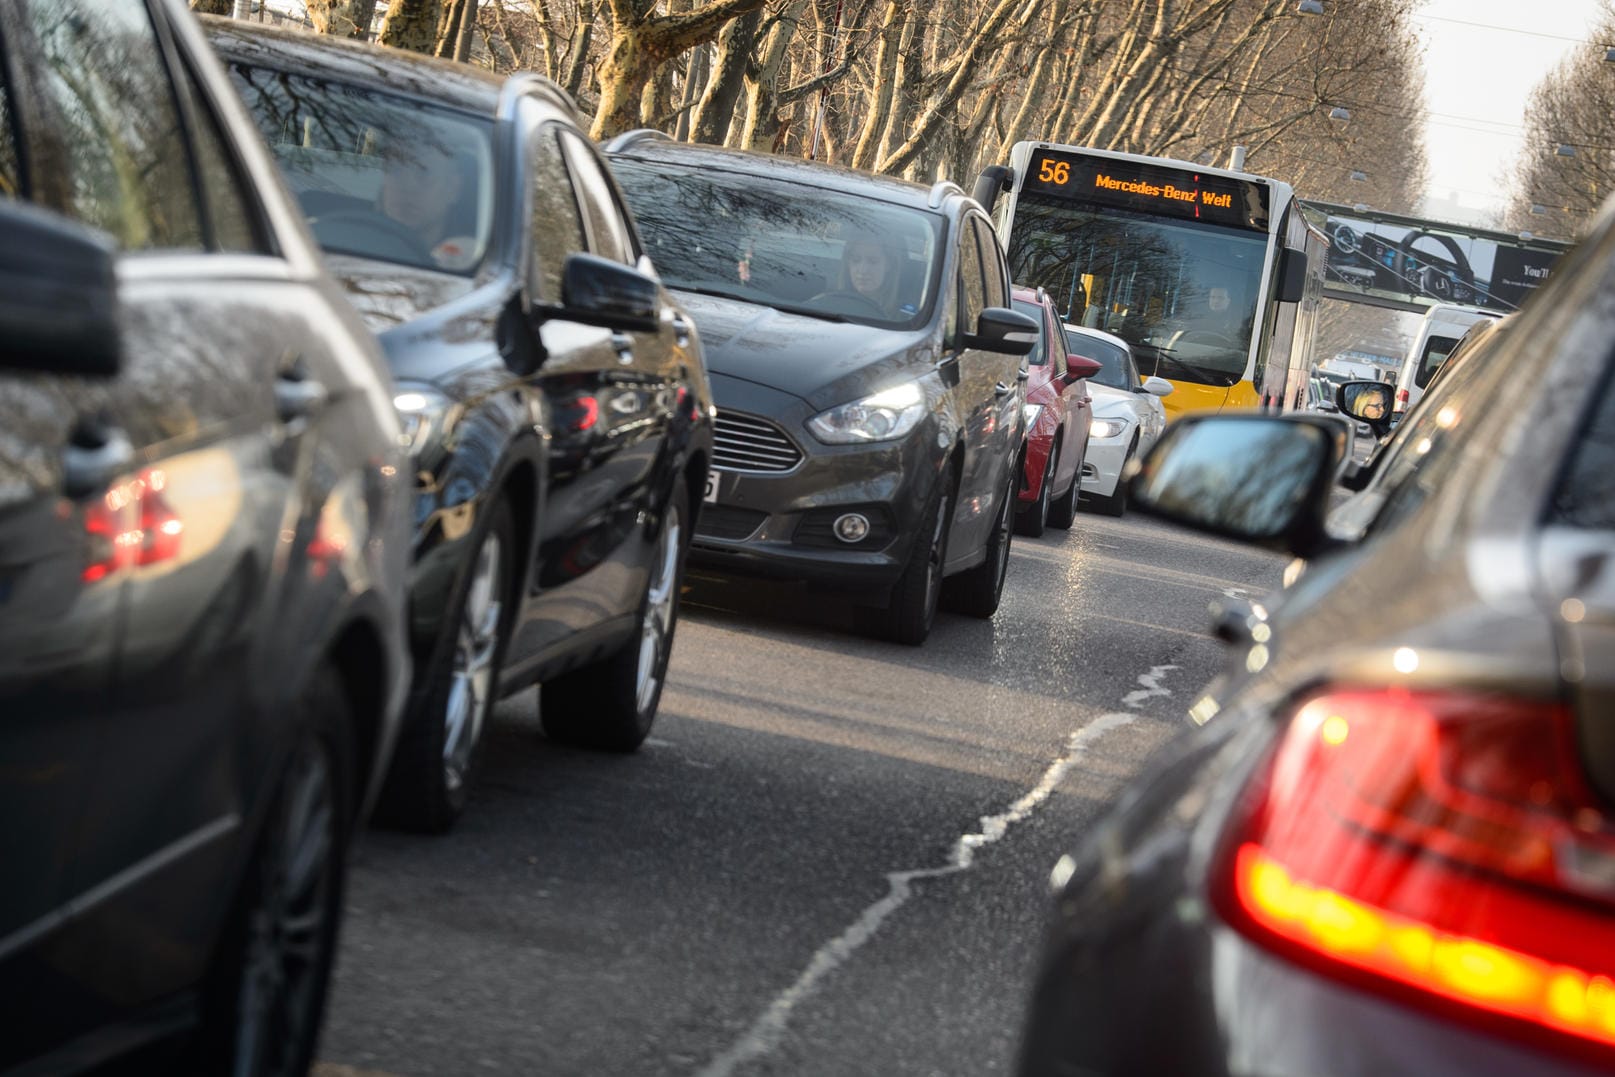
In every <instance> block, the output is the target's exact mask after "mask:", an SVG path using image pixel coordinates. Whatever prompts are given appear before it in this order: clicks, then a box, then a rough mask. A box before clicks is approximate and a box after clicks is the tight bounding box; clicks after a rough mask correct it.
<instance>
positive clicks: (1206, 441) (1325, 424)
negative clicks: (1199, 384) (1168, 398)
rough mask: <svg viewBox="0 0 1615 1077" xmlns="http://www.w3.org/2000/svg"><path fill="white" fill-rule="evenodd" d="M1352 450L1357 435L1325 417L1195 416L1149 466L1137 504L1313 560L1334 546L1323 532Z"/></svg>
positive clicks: (1174, 428) (1164, 440)
mask: <svg viewBox="0 0 1615 1077" xmlns="http://www.w3.org/2000/svg"><path fill="white" fill-rule="evenodd" d="M1350 450H1351V443H1350V435H1349V432H1346V431H1342V430H1341V429H1340V424H1339V423H1338V422H1332V421H1330V420H1327V419H1323V418H1321V417H1313V416H1309V415H1304V414H1295V413H1292V414H1289V415H1284V416H1276V415H1264V414H1258V413H1254V412H1248V413H1231V414H1221V415H1186V416H1183V417H1182V418H1180V419H1178V421H1177V422H1175V423H1173V424H1171V425H1170V426H1168V427H1167V429H1166V433H1165V434H1164V435H1162V437H1161V440H1160V441H1159V442H1157V443H1156V445H1155V447H1154V448H1153V449H1151V450H1150V452H1149V454H1148V455H1147V456H1145V458H1144V461H1143V464H1142V466H1141V467H1140V468H1139V472H1138V475H1137V477H1136V478H1135V479H1134V480H1133V486H1132V496H1133V501H1134V503H1135V504H1136V505H1137V506H1138V507H1139V508H1140V509H1141V510H1142V511H1144V512H1147V513H1150V514H1152V515H1155V516H1159V517H1162V518H1164V519H1167V520H1171V521H1173V522H1175V523H1179V524H1183V525H1185V526H1187V527H1192V528H1194V529H1195V530H1197V531H1204V532H1208V533H1210V534H1213V535H1221V536H1223V537H1225V538H1232V539H1237V540H1239V541H1242V542H1248V543H1251V544H1252V545H1256V546H1262V547H1265V548H1267V549H1271V550H1279V551H1283V552H1286V553H1291V554H1294V555H1295V556H1297V557H1305V558H1311V557H1315V556H1317V555H1318V554H1319V553H1321V552H1323V551H1325V550H1327V549H1328V548H1329V547H1330V546H1331V545H1333V543H1332V541H1331V540H1330V539H1329V538H1328V536H1327V535H1326V534H1325V532H1324V528H1323V523H1324V518H1325V516H1326V515H1327V514H1328V511H1329V497H1330V492H1331V490H1332V488H1333V486H1334V478H1335V474H1336V472H1337V471H1338V470H1339V467H1340V464H1341V462H1342V461H1343V460H1344V459H1345V458H1346V457H1347V456H1348V455H1349V454H1350Z"/></svg>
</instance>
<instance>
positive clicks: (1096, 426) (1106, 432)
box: [1088, 419, 1127, 438]
mask: <svg viewBox="0 0 1615 1077" xmlns="http://www.w3.org/2000/svg"><path fill="white" fill-rule="evenodd" d="M1126 429H1127V420H1126V419H1095V420H1094V421H1093V425H1092V426H1090V427H1088V436H1089V437H1091V438H1113V437H1116V436H1117V435H1118V434H1120V433H1121V432H1122V431H1123V430H1126Z"/></svg>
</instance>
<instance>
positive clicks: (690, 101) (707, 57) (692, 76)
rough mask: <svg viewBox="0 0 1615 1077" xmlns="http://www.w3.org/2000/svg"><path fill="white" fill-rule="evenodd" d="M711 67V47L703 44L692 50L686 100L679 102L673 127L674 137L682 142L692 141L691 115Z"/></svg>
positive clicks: (686, 79) (687, 74) (686, 85)
mask: <svg viewBox="0 0 1615 1077" xmlns="http://www.w3.org/2000/svg"><path fill="white" fill-rule="evenodd" d="M711 67H712V56H711V50H710V49H708V48H707V47H706V46H705V45H701V46H698V47H696V48H693V49H691V50H690V52H689V62H688V63H687V64H686V65H685V67H684V100H682V101H680V102H679V118H678V123H677V124H675V125H674V127H673V137H674V138H676V139H678V140H679V141H680V142H688V141H690V116H691V114H692V113H694V112H695V106H696V102H697V101H699V100H700V96H701V88H702V87H703V86H705V85H706V84H707V72H708V70H710V68H711Z"/></svg>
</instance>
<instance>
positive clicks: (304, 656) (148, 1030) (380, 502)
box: [0, 2, 409, 1072]
mask: <svg viewBox="0 0 1615 1077" xmlns="http://www.w3.org/2000/svg"><path fill="white" fill-rule="evenodd" d="M151 7H152V11H153V14H154V16H155V17H156V18H157V20H158V25H160V26H161V27H162V28H163V31H164V33H165V34H166V35H167V36H168V39H169V47H170V48H171V49H172V50H173V52H172V54H171V59H172V62H174V63H176V64H178V65H181V66H180V68H179V69H181V70H184V71H186V72H188V73H189V75H190V76H191V77H192V78H193V79H194V80H195V85H196V86H197V87H198V89H199V90H200V91H201V92H200V93H199V94H198V100H197V101H195V102H194V103H193V104H194V107H196V108H198V109H206V110H208V112H209V113H211V114H213V115H214V116H215V117H216V119H217V121H218V124H219V128H220V135H221V138H222V139H223V142H224V145H225V152H226V154H227V158H228V168H229V170H230V173H231V175H232V176H233V177H234V178H235V179H236V180H237V181H238V182H239V184H240V188H239V189H240V191H241V192H242V194H243V197H244V198H245V200H246V202H247V203H248V207H249V212H250V213H251V214H252V216H253V217H254V218H255V228H256V230H257V231H258V232H259V236H258V248H259V253H223V252H208V253H203V252H194V253H192V252H166V251H156V252H146V253H141V254H138V255H130V256H124V257H120V258H118V260H117V277H118V289H119V309H120V325H121V328H122V332H123V339H122V345H123V349H122V367H121V370H120V372H119V373H118V374H117V376H116V377H113V378H111V379H107V380H93V379H81V378H64V377H57V376H53V375H49V374H45V375H39V374H19V373H15V372H12V371H0V399H3V400H5V401H6V407H5V412H6V419H5V423H4V425H5V433H6V436H5V437H4V438H3V439H0V759H3V760H4V761H5V762H4V768H3V770H0V812H3V814H4V816H5V818H6V819H7V820H9V821H10V822H9V824H8V825H7V826H6V827H5V829H4V836H3V837H0V863H3V864H5V865H6V868H5V878H6V884H5V886H4V887H3V888H0V893H3V897H0V1013H4V1015H5V1017H4V1019H3V1022H0V1023H3V1025H4V1028H5V1030H6V1031H5V1034H4V1035H3V1036H0V1069H9V1067H11V1066H13V1065H18V1064H23V1063H24V1062H25V1060H27V1061H28V1064H29V1065H32V1066H34V1067H36V1068H37V1071H38V1072H64V1071H69V1070H77V1069H78V1068H80V1067H83V1066H87V1065H90V1064H93V1063H96V1062H98V1061H100V1060H102V1059H103V1058H104V1057H106V1056H108V1055H110V1054H113V1053H116V1052H118V1051H120V1050H123V1049H126V1048H128V1047H131V1046H135V1045H138V1044H140V1043H142V1042H144V1041H146V1040H148V1039H150V1038H151V1037H153V1036H157V1035H161V1034H163V1033H165V1032H168V1031H171V1030H173V1029H175V1028H178V1027H182V1026H184V1025H186V1024H188V1023H189V1022H191V1021H193V1020H195V1019H196V1017H197V1016H198V1012H199V1006H200V1004H201V1003H202V1002H203V1001H205V1000H204V999H202V998H201V997H200V996H199V989H200V987H201V983H202V980H203V977H204V975H205V974H206V973H207V972H208V970H209V968H210V964H211V962H212V961H213V959H214V954H215V948H216V946H217V945H218V943H219V941H220V938H221V933H222V931H223V929H224V926H225V921H226V914H227V912H229V910H230V909H231V907H232V903H233V901H234V900H235V896H236V894H237V891H238V889H239V888H240V887H241V885H242V880H243V877H244V874H245V872H246V870H247V867H248V865H249V863H250V861H251V857H252V856H253V854H254V852H255V850H256V849H257V848H258V839H259V836H260V834H261V832H262V827H263V823H264V819H265V813H266V811H267V809H268V807H269V802H270V800H271V799H272V796H273V794H274V793H275V791H276V788H277V786H278V783H279V780H280V775H281V773H282V770H283V768H284V764H285V760H286V756H287V752H288V750H289V748H290V747H291V744H292V741H293V728H294V727H295V726H296V725H297V723H298V721H299V719H300V717H301V713H300V707H299V703H298V701H299V700H300V698H302V694H303V692H304V691H305V690H306V689H307V686H308V685H309V683H310V680H311V678H312V677H313V675H314V671H315V670H316V669H317V668H318V667H320V666H321V665H322V664H329V665H334V666H335V667H336V668H337V669H338V671H339V673H340V675H341V676H342V678H343V679H344V681H345V684H346V688H347V692H348V694H349V696H350V697H351V703H352V710H353V719H354V722H355V728H354V730H353V735H354V745H353V747H354V760H353V761H354V765H355V768H356V770H357V774H356V775H355V778H356V779H357V782H358V786H357V789H356V790H355V801H354V803H353V805H352V807H353V809H354V816H355V818H356V819H357V818H360V817H362V815H363V813H364V812H365V811H366V810H368V805H369V803H370V802H371V799H372V798H373V796H374V791H375V788H376V786H377V783H378V781H379V778H380V776H381V774H382V773H383V771H384V770H385V763H386V760H387V759H388V757H389V754H390V752H391V748H392V743H393V740H394V737H395V735H396V728H397V727H396V721H397V714H398V709H399V705H400V704H401V702H402V700H403V695H404V689H405V687H406V685H407V683H408V676H409V664H408V657H407V651H406V648H405V641H404V629H403V624H404V621H403V616H404V615H403V594H404V575H405V566H406V561H407V556H408V555H407V550H408V526H409V512H408V487H407V479H406V478H405V474H404V463H405V461H404V458H403V455H402V453H401V451H400V447H399V437H400V431H399V427H398V421H397V418H396V416H395V415H394V413H393V409H392V404H391V397H390V392H389V389H388V386H387V376H386V370H385V367H384V366H383V364H382V360H381V357H380V354H379V351H378V349H377V348H376V345H375V342H374V340H373V339H372V338H371V336H370V334H369V333H368V332H367V331H366V330H365V328H364V326H363V325H362V324H361V323H360V322H359V320H358V318H357V316H356V315H355V314H354V313H353V311H352V310H351V308H350V307H349V306H348V305H347V303H346V302H345V300H344V299H343V298H342V296H341V293H340V292H339V291H338V290H337V289H336V288H335V286H334V285H333V284H332V282H331V281H330V280H329V278H327V277H326V276H325V275H324V274H323V272H322V270H321V268H320V263H319V260H318V257H317V252H316V251H315V250H314V248H313V245H312V243H311V242H310V241H309V239H308V236H307V234H306V232H305V231H304V230H303V227H302V224H301V220H300V217H299V216H298V215H297V214H296V212H295V209H294V207H293V206H292V205H291V204H290V202H289V200H288V198H287V196H286V195H285V193H284V191H283V189H282V188H281V187H280V186H279V182H278V179H277V177H276V174H275V171H274V167H273V165H272V163H271V162H270V160H269V159H268V156H267V155H266V154H265V152H264V150H263V147H262V144H261V143H260V142H259V141H258V139H257V136H256V132H255V131H254V129H253V126H252V124H251V122H250V120H249V119H248V118H247V117H246V115H245V114H244V113H243V112H242V111H241V108H240V105H239V102H238V101H237V100H236V99H235V97H234V95H233V92H232V91H231V90H230V87H229V82H228V80H227V79H226V77H225V75H224V73H223V71H222V70H221V69H220V68H219V67H218V65H217V62H216V61H215V60H214V59H213V57H212V54H211V52H210V51H209V50H208V48H207V45H206V43H205V41H204V40H203V39H202V37H201V35H200V33H199V32H198V31H197V29H196V27H195V25H194V24H193V22H192V21H191V18H190V16H189V15H188V14H186V13H185V11H184V10H183V7H182V5H180V4H178V3H166V2H162V3H153V4H152V5H151ZM7 10H8V11H9V9H7ZM0 30H3V31H4V33H3V40H4V41H5V43H6V46H7V48H8V50H9V52H8V55H7V57H6V59H7V62H8V64H9V65H10V69H11V71H12V72H13V74H15V73H16V72H17V71H18V70H19V68H20V67H21V66H22V65H25V64H26V63H27V62H28V60H27V56H28V55H29V54H28V52H27V51H26V48H25V46H24V44H22V43H25V42H26V41H28V40H29V39H28V37H27V34H26V29H25V28H24V27H23V25H22V23H21V20H20V19H17V20H12V19H10V18H8V17H7V12H4V11H0ZM18 85H19V83H18V82H17V81H16V80H15V79H13V81H12V87H13V91H14V93H13V96H12V98H11V101H12V103H13V105H14V107H17V108H18V109H19V110H21V111H22V112H23V114H24V115H28V116H29V117H30V118H31V119H37V116H36V115H35V114H33V113H32V112H31V110H30V105H31V104H32V102H30V101H29V100H28V99H27V97H26V96H24V95H21V94H20V93H17V92H16V88H17V86H18ZM197 122H201V121H200V120H198V121H197ZM24 137H25V139H26V140H27V141H26V142H25V145H28V146H29V147H30V148H31V149H33V150H35V151H37V150H38V149H39V145H40V144H39V142H38V141H36V140H37V139H39V138H41V137H43V136H41V134H40V133H39V132H38V131H37V130H35V129H33V128H31V127H25V136H24ZM35 159H38V157H35ZM36 189H38V190H45V189H48V185H42V186H41V187H39V188H36ZM38 202H39V204H40V205H42V206H43V207H45V208H52V207H53V206H54V203H53V201H52V199H51V197H50V196H48V195H42V196H41V197H40V198H39V199H38ZM289 381H297V382H298V383H299V385H300V386H301V387H302V388H304V389H308V388H310V387H313V388H314V393H313V394H307V393H305V394H303V395H302V396H301V397H299V394H298V392H296V391H288V382H289ZM296 399H304V400H312V401H313V402H314V406H312V407H310V408H308V409H307V410H304V411H299V410H298V409H296V408H291V407H288V404H289V402H291V401H293V400H296ZM91 425H94V426H97V427H99V428H100V431H101V433H102V434H104V435H109V436H111V437H113V438H114V440H116V441H119V442H121V443H123V444H124V445H126V448H127V451H126V452H125V453H122V454H119V453H115V452H114V453H110V454H107V455H105V456H102V457H101V458H99V459H96V458H95V454H90V455H89V456H86V454H85V453H84V451H83V450H82V448H81V447H80V445H81V442H80V439H82V437H83V435H84V432H85V431H86V430H87V429H89V427H90V426H91ZM135 541H138V542H139V543H140V544H141V548H142V549H143V551H144V552H143V553H142V554H141V555H140V556H138V558H119V557H117V556H116V555H115V554H113V553H112V549H113V548H114V547H115V546H116V545H117V544H118V543H120V542H124V543H127V542H135Z"/></svg>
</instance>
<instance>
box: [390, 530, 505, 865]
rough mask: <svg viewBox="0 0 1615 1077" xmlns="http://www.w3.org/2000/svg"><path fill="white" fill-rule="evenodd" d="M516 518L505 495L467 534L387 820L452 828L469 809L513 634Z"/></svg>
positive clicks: (403, 736)
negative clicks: (464, 558)
mask: <svg viewBox="0 0 1615 1077" xmlns="http://www.w3.org/2000/svg"><path fill="white" fill-rule="evenodd" d="M515 534H516V528H515V524H514V523H513V521H512V517H511V512H510V503H509V502H508V501H506V500H504V499H503V498H501V499H500V500H499V501H498V502H496V503H495V504H494V505H493V507H492V508H491V509H490V511H489V512H488V514H487V516H486V517H484V520H483V524H482V526H481V528H480V529H478V530H477V531H476V532H475V533H474V536H475V537H474V538H473V539H472V541H471V549H472V551H473V553H472V555H471V560H470V564H468V565H467V566H466V567H465V570H464V571H463V572H462V573H461V574H460V578H459V580H458V581H457V582H456V583H455V586H454V592H453V596H452V598H451V600H450V601H449V602H448V603H447V605H446V606H445V609H447V610H449V611H451V612H449V613H447V614H445V616H444V618H443V628H444V631H443V634H442V636H441V637H440V638H439V639H438V641H437V646H436V648H435V650H434V654H433V658H432V661H431V663H430V665H429V666H428V667H427V668H426V670H425V671H423V674H421V675H418V676H417V679H416V685H415V690H414V691H413V692H412V693H411V696H410V704H409V709H408V711H407V712H406V714H405V718H404V724H403V729H402V730H401V731H400V732H399V737H398V747H397V748H396V749H395V750H394V752H393V762H392V768H391V769H390V770H389V771H388V772H387V781H386V784H385V785H383V786H382V789H381V796H380V798H379V800H378V801H377V804H376V819H377V821H378V822H381V823H383V824H385V825H387V826H392V827H396V828H398V829H401V830H412V831H416V832H419V833H425V834H442V833H446V832H447V831H448V830H449V829H450V828H451V827H453V826H454V823H455V821H456V820H457V819H459V818H460V816H461V815H462V814H463V813H464V812H465V806H466V802H467V800H468V799H469V797H470V793H471V785H472V782H473V780H474V778H475V776H476V769H477V764H478V762H479V761H480V758H481V754H482V753H481V748H482V742H483V739H484V737H483V733H484V732H485V730H486V728H487V724H488V717H489V715H490V714H491V713H492V711H493V703H494V698H495V693H496V692H497V691H498V687H499V670H500V667H501V665H502V664H503V662H504V657H505V645H506V642H507V639H508V637H509V634H510V620H511V613H512V611H511V609H510V605H511V596H512V594H513V593H514V589H513V588H512V587H511V579H512V574H513V571H514V566H515V564H516V543H515Z"/></svg>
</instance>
